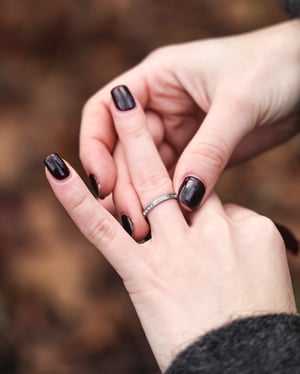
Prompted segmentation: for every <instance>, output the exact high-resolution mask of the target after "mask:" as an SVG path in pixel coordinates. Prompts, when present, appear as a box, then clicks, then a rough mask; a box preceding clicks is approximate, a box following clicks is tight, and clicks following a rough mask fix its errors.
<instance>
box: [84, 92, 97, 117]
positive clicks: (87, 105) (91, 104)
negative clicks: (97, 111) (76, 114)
mask: <svg viewBox="0 0 300 374" xmlns="http://www.w3.org/2000/svg"><path fill="white" fill-rule="evenodd" d="M92 108H94V96H91V97H90V98H89V99H88V100H87V101H86V102H85V104H84V105H83V107H82V110H81V116H82V117H85V116H86V115H87V114H88V113H90V112H91V110H92Z"/></svg>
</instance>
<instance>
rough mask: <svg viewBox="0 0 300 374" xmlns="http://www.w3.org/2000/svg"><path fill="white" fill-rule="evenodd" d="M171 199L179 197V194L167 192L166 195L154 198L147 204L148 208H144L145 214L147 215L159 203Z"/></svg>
mask: <svg viewBox="0 0 300 374" xmlns="http://www.w3.org/2000/svg"><path fill="white" fill-rule="evenodd" d="M170 199H177V195H176V194H175V193H167V194H165V195H162V196H160V197H158V198H156V199H155V200H153V201H152V202H151V203H150V204H148V205H147V206H146V208H145V209H144V210H143V216H144V217H147V215H148V214H149V212H150V210H152V209H153V208H155V207H156V206H157V205H158V204H161V203H163V202H164V201H167V200H170Z"/></svg>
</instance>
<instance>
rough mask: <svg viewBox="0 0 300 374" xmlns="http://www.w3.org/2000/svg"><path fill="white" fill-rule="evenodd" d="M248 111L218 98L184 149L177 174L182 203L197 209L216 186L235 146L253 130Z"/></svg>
mask: <svg viewBox="0 0 300 374" xmlns="http://www.w3.org/2000/svg"><path fill="white" fill-rule="evenodd" d="M252 122H253V119H252V117H251V114H249V113H248V111H243V110H242V109H241V108H237V106H236V105H230V102H228V100H226V99H223V98H222V99H221V100H220V99H216V101H215V102H214V103H213V104H212V107H211V108H210V110H209V112H208V114H207V116H206V118H205V120H204V121H203V123H202V125H201V127H200V128H199V130H198V132H197V133H196V134H195V136H194V137H193V138H192V140H191V142H190V143H189V144H188V146H187V147H186V149H185V150H184V151H183V153H182V155H181V157H180V159H179V161H178V163H177V166H176V169H175V173H174V178H173V180H174V186H175V191H178V198H179V201H180V202H181V204H182V205H183V206H184V207H185V208H187V209H191V210H194V209H196V208H197V207H198V206H199V204H200V203H201V201H203V199H205V198H206V196H208V195H209V194H210V192H211V191H212V189H213V187H214V186H215V184H216V182H217V180H218V178H219V175H220V173H221V172H222V170H223V169H224V167H225V166H226V164H227V162H228V160H229V158H230V156H231V154H232V152H233V150H234V148H235V147H236V145H237V144H238V143H239V142H240V140H241V138H242V137H243V136H244V135H245V134H246V133H247V132H249V131H250V130H251V127H252Z"/></svg>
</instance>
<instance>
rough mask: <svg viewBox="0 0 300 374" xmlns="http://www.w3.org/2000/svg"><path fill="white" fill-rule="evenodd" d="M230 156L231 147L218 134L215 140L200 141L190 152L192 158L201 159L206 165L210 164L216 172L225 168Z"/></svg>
mask: <svg viewBox="0 0 300 374" xmlns="http://www.w3.org/2000/svg"><path fill="white" fill-rule="evenodd" d="M229 156H230V150H229V147H228V146H227V144H226V143H225V142H224V140H222V139H221V138H219V137H217V136H215V138H214V139H213V140H210V141H207V142H199V143H198V144H197V145H196V147H195V148H194V149H193V150H192V151H191V154H190V157H191V158H194V159H196V160H201V162H202V163H203V165H204V166H208V167H209V168H210V169H211V170H212V171H214V172H215V171H218V172H219V171H221V170H223V169H224V167H225V165H226V163H227V160H228V158H229Z"/></svg>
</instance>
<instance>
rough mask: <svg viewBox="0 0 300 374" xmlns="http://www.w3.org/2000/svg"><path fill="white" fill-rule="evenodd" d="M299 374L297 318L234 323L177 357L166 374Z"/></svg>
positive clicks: (278, 316) (299, 328) (268, 317)
mask: <svg viewBox="0 0 300 374" xmlns="http://www.w3.org/2000/svg"><path fill="white" fill-rule="evenodd" d="M271 373H272V374H299V373H300V316H298V315H289V314H276V315H265V316H261V317H251V318H245V319H241V320H236V321H234V322H232V323H231V324H228V325H226V326H224V327H222V328H220V329H218V330H215V331H211V332H210V333H208V334H206V335H205V336H203V337H202V338H200V339H199V340H198V341H196V342H195V343H194V344H192V345H191V346H190V347H188V348H187V349H186V350H185V351H183V352H182V353H180V354H179V355H178V357H177V358H176V359H175V360H174V362H173V363H172V364H171V366H170V367H169V369H168V370H167V371H166V372H165V374H271Z"/></svg>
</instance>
